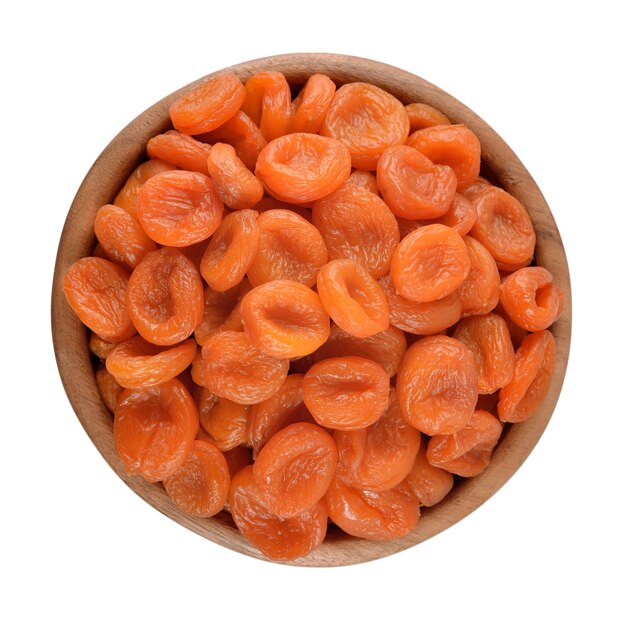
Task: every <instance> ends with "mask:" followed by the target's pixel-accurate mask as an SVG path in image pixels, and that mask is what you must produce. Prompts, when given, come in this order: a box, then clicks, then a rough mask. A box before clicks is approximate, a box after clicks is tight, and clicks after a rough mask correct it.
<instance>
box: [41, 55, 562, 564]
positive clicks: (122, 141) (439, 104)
mask: <svg viewBox="0 0 626 626" xmlns="http://www.w3.org/2000/svg"><path fill="white" fill-rule="evenodd" d="M262 70H269V71H278V72H283V73H284V74H285V76H286V77H287V79H288V81H289V82H290V84H302V83H303V82H304V80H305V79H306V77H308V76H309V75H311V74H313V73H315V72H321V73H325V74H328V75H329V76H330V77H331V78H333V80H335V81H336V82H337V83H338V84H340V83H345V82H352V81H363V82H371V83H373V84H376V85H378V86H380V87H382V88H383V89H386V90H388V91H390V92H391V93H393V94H394V95H396V97H398V98H399V99H401V100H402V101H403V102H404V103H405V104H408V102H411V101H418V102H420V101H421V102H426V103H427V104H430V105H432V106H435V107H436V108H438V109H440V110H442V111H443V112H444V113H446V114H447V115H448V116H449V117H450V119H451V120H452V121H453V122H454V123H464V124H465V125H466V126H468V127H469V128H470V129H471V130H472V131H473V132H474V133H476V135H477V136H478V138H479V139H480V141H481V146H482V157H483V168H484V169H483V170H481V173H484V174H485V175H487V176H489V177H491V178H492V179H494V181H495V182H497V183H498V184H499V185H500V186H502V187H503V188H504V189H505V190H506V191H508V192H509V193H511V194H513V195H514V196H516V197H517V198H518V199H519V200H520V201H521V202H522V204H524V205H525V206H526V208H527V209H528V212H529V214H530V216H531V218H532V220H533V223H534V226H535V230H536V232H537V249H536V258H537V259H538V261H539V263H540V264H542V265H544V266H545V267H547V269H549V270H550V271H551V272H552V274H553V275H554V277H555V281H556V283H557V284H558V285H560V286H561V287H562V288H563V290H564V292H565V306H564V312H563V315H562V317H561V318H560V319H559V320H558V322H556V323H555V324H554V325H553V327H552V328H551V330H552V332H553V334H554V336H555V339H556V344H557V360H556V366H555V371H554V376H553V380H552V385H551V389H550V392H549V394H548V396H547V398H546V399H545V401H544V402H543V404H542V406H541V408H540V409H539V410H538V411H537V413H536V414H535V415H534V416H533V417H532V418H531V419H530V420H528V421H527V422H524V423H521V424H512V425H510V426H508V427H507V429H506V431H505V433H504V434H503V437H502V439H501V441H500V443H499V445H498V446H497V448H496V450H495V451H494V455H493V459H492V463H491V464H490V465H489V467H488V468H487V469H486V470H485V471H484V472H483V473H481V474H480V475H479V476H477V477H475V478H472V479H466V480H464V481H461V482H460V483H459V484H457V485H456V486H455V488H454V489H453V491H452V492H451V493H450V494H449V496H448V497H447V498H446V499H445V500H444V501H443V502H441V503H440V504H438V505H436V506H435V507H432V508H430V509H422V518H421V520H420V521H419V523H418V525H417V527H416V529H415V530H414V531H413V532H411V533H410V534H409V535H407V536H406V537H402V538H400V539H396V540H393V541H387V542H371V541H365V540H362V539H357V538H353V537H349V536H347V535H344V534H343V533H338V532H331V533H330V534H329V537H328V538H327V540H326V541H325V542H324V544H322V546H320V547H319V548H318V549H316V550H314V551H313V552H312V553H311V554H309V555H308V556H306V557H303V558H300V559H296V560H294V561H288V562H286V564H288V565H303V566H337V565H350V564H356V563H363V562H366V561H370V560H373V559H377V558H381V557H384V556H388V555H391V554H394V553H396V552H399V551H401V550H404V549H406V548H409V547H412V546H414V545H416V544H419V543H421V542H422V541H425V540H426V539H428V538H430V537H432V536H434V535H436V534H438V533H439V532H441V531H443V530H445V529H446V528H449V527H450V526H452V525H453V524H455V523H456V522H458V521H460V520H461V519H463V518H464V517H465V516H467V515H468V514H469V513H471V512H472V511H473V510H475V509H476V508H478V506H480V505H481V504H482V503H483V502H485V501H486V500H487V499H488V498H490V497H491V496H492V495H493V494H494V493H495V492H496V491H497V490H498V489H499V488H500V487H501V486H502V485H503V484H504V483H505V482H506V481H507V480H508V479H509V478H510V477H511V476H512V475H513V474H514V473H515V471H517V469H518V468H519V467H520V466H521V464H522V463H523V462H524V461H525V460H526V458H527V457H528V455H529V454H530V452H531V451H532V449H533V448H534V446H535V445H536V443H537V441H538V440H539V438H540V437H541V435H542V433H543V431H544V429H545V427H546V426H547V424H548V421H549V420H550V417H551V415H552V413H553V410H554V407H555V405H556V401H557V399H558V395H559V393H560V390H561V387H562V385H563V379H564V376H565V371H566V366H567V359H568V355H569V346H570V336H571V286H570V278H569V270H568V266H567V258H566V256H565V251H564V249H563V244H562V241H561V238H560V235H559V231H558V228H557V226H556V223H555V221H554V218H553V216H552V213H551V212H550V209H549V207H548V205H547V203H546V201H545V198H544V197H543V195H542V194H541V191H540V190H539V188H538V187H537V185H536V183H535V181H534V180H533V179H532V177H531V175H530V174H529V172H528V171H527V170H526V168H525V167H524V166H523V164H522V163H521V161H520V160H519V159H518V158H517V156H516V155H515V154H514V152H513V151H512V150H511V149H510V148H509V147H508V145H507V144H506V143H505V142H504V141H503V140H502V139H501V138H500V136H499V135H498V134H497V133H496V132H495V131H494V130H493V129H492V128H490V127H489V126H488V125H487V124H486V123H485V122H484V121H483V120H482V119H481V118H480V117H478V116H477V115H476V114H475V113H474V112H473V111H471V110H470V109H468V108H467V107H466V106H464V105H463V104H461V103H460V102H459V101H458V100H456V99H455V98H453V97H452V96H450V95H449V94H447V93H446V92H444V91H443V90H441V89H439V88H438V87H436V86H435V85H432V84H431V83H429V82H427V81H425V80H424V79H422V78H420V77H418V76H415V75H413V74H411V73H409V72H406V71H404V70H401V69H399V68H397V67H394V66H391V65H387V64H384V63H381V62H378V61H373V60H370V59H364V58H360V57H354V56H347V55H340V54H327V53H294V54H282V55H277V56H271V57H266V58H261V59H255V60H252V61H246V62H244V63H240V64H237V65H234V66H232V67H229V68H225V69H222V70H219V71H217V72H213V73H211V74H208V75H207V76H205V77H203V78H201V79H199V80H196V81H194V82H192V83H190V84H189V85H186V86H185V87H182V88H181V89H179V90H177V91H176V92H174V93H172V94H170V95H169V96H167V97H165V98H163V99H162V100H160V101H159V102H157V103H156V104H154V105H153V106H151V107H150V108H149V109H147V110H146V111H144V112H143V113H142V114H140V115H139V116H138V117H137V118H135V119H134V120H133V121H132V122H131V123H130V124H128V125H127V126H126V127H125V128H124V129H123V130H122V131H121V132H120V133H119V134H118V135H117V136H116V137H114V138H113V140H112V141H111V142H110V143H109V145H108V146H107V147H106V148H105V149H104V150H103V152H102V153H101V155H100V156H99V157H98V158H97V160H96V161H95V163H94V164H93V166H92V167H91V169H90V170H89V172H88V173H87V175H86V177H85V179H84V180H83V182H82V184H81V186H80V188H79V189H78V192H77V193H76V197H75V198H74V201H73V202H72V205H71V207H70V210H69V212H68V215H67V219H66V221H65V225H64V228H63V232H62V234H61V238H60V242H59V248H58V253H57V259H56V264H55V271H54V279H53V285H52V336H53V343H54V351H55V356H56V360H57V365H58V368H59V373H60V376H61V379H62V382H63V386H64V388H65V391H66V393H67V396H68V398H69V400H70V403H71V405H72V407H73V409H74V411H75V413H76V415H77V417H78V419H79V420H80V422H81V424H82V425H83V428H84V429H85V431H86V432H87V434H88V436H89V437H90V439H91V440H92V442H93V443H94V445H95V446H96V448H97V449H98V451H99V452H100V453H101V454H102V456H103V457H104V459H105V460H106V461H107V463H108V464H109V465H110V466H111V467H112V468H113V470H114V471H115V472H116V473H117V475H118V476H119V477H120V478H121V479H122V480H123V481H124V482H125V483H126V484H127V485H128V486H129V487H130V488H131V489H133V491H135V492H136V493H137V494H138V495H139V496H140V497H142V498H143V499H144V500H145V501H146V502H148V503H149V504H151V505H152V506H153V507H154V508H156V509H157V510H159V511H160V512H161V513H163V514H164V515H167V516H168V517H170V518H171V519H173V520H174V521H176V522H178V523H179V524H182V525H183V526H185V527H186V528H189V529H190V530H192V531H194V532H196V533H198V534H199V535H201V536H203V537H205V538H207V539H210V540H212V541H214V542H215V543H218V544H220V545H223V546H225V547H227V548H230V549H233V550H236V551H237V552H240V553H243V554H247V555H249V556H253V557H256V558H259V559H262V560H268V559H267V558H266V557H264V556H263V555H262V554H261V553H260V552H259V551H258V550H257V549H256V548H254V547H253V546H251V545H250V544H248V542H247V541H246V540H245V539H244V538H243V536H241V535H240V533H239V532H238V531H237V529H236V528H235V526H234V524H233V522H232V520H231V519H230V516H228V515H227V514H219V515H218V516H216V517H215V518H211V519H208V520H202V519H197V518H193V517H190V516H188V515H185V514H184V513H182V512H181V511H179V510H178V509H176V507H175V506H174V505H173V504H172V502H171V501H170V500H169V498H168V497H167V495H166V494H165V491H164V490H163V488H162V486H161V485H154V484H149V483H147V482H146V481H144V480H143V479H142V478H140V477H138V476H128V475H126V472H125V471H124V468H123V466H122V464H121V462H120V460H119V458H118V457H117V454H116V452H115V448H114V445H113V436H112V420H111V416H110V413H109V412H108V410H107V409H106V407H105V406H104V404H103V402H102V400H101V398H100V395H99V393H98V389H97V386H96V383H95V375H94V367H93V364H92V361H91V357H90V355H89V350H88V344H87V341H88V334H87V330H86V329H85V327H84V326H82V324H81V323H80V322H79V321H78V319H77V317H76V316H75V315H74V313H73V312H72V310H71V309H70V307H69V305H68V304H67V302H66V301H65V298H64V295H63V291H62V289H61V281H62V277H63V274H64V272H65V270H66V269H67V267H69V265H71V264H72V263H73V262H75V261H76V260H78V259H79V258H81V257H82V256H86V255H88V254H89V253H90V251H91V249H92V247H93V243H94V235H93V216H94V215H95V211H96V210H97V209H98V208H99V206H101V205H102V204H106V203H107V202H110V201H111V200H112V199H113V196H114V194H115V192H116V191H117V190H118V189H119V188H120V187H121V185H122V183H123V181H124V180H125V179H126V178H127V177H128V175H129V174H130V172H131V171H132V170H133V169H134V167H136V165H137V164H138V163H139V162H140V161H141V160H142V158H144V157H145V143H146V141H147V139H148V138H149V137H150V136H152V135H154V134H156V133H159V132H163V131H164V130H165V129H167V128H170V127H171V125H170V122H169V118H168V115H167V111H168V108H169V105H170V103H171V102H172V101H173V100H174V99H176V98H177V97H178V96H179V95H181V94H182V93H183V92H185V91H186V90H188V89H189V88H191V87H193V86H195V85H198V84H200V83H202V82H204V81H206V80H208V79H209V78H211V77H212V76H215V75H218V74H222V73H225V72H234V73H236V74H237V75H238V76H239V77H240V78H241V79H242V80H244V81H245V79H247V78H248V77H249V76H250V75H252V74H253V73H255V72H257V71H262Z"/></svg>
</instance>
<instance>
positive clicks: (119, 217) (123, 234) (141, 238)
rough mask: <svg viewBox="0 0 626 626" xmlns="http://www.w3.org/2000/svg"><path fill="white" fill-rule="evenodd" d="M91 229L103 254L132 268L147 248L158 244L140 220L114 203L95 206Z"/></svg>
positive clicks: (151, 249)
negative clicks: (146, 231) (147, 233)
mask: <svg viewBox="0 0 626 626" xmlns="http://www.w3.org/2000/svg"><path fill="white" fill-rule="evenodd" d="M93 229H94V232H95V233H96V237H97V238H98V241H99V242H100V245H101V246H102V248H103V249H104V251H105V253H106V255H107V256H108V257H109V258H110V259H111V260H112V261H115V262H116V263H119V264H120V265H123V266H124V267H127V268H128V269H131V270H132V269H134V268H135V267H137V265H138V264H139V261H141V259H143V257H144V256H145V255H146V254H147V253H148V252H153V251H154V250H156V248H157V247H156V244H155V243H154V241H152V239H150V237H148V235H146V233H145V232H144V231H143V229H142V228H141V225H140V224H139V222H138V221H137V220H136V219H135V218H134V217H133V216H132V215H131V214H130V213H129V212H128V211H126V210H125V209H122V208H120V207H117V206H115V205H113V204H105V205H104V206H103V207H100V208H99V209H98V212H97V213H96V217H95V219H94V222H93Z"/></svg>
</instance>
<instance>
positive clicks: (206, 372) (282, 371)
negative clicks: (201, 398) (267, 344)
mask: <svg viewBox="0 0 626 626" xmlns="http://www.w3.org/2000/svg"><path fill="white" fill-rule="evenodd" d="M200 368H201V370H202V377H203V380H204V383H205V384H204V386H205V387H208V388H209V389H210V390H211V391H212V392H213V393H214V394H215V395H218V396H221V397H223V398H228V399H229V400H232V401H233V402H237V403H239V404H258V403H259V402H263V400H267V399H268V398H271V397H272V396H273V395H274V394H275V393H276V392H277V391H278V390H279V389H280V387H281V385H282V384H283V383H284V382H285V379H286V378H287V372H288V371H289V361H288V360H287V359H276V358H274V357H272V356H269V355H268V354H265V353H264V352H261V351H260V350H258V349H257V348H256V347H255V346H254V344H253V343H252V341H251V340H250V338H249V337H248V335H246V334H245V333H242V332H237V331H231V330H224V331H220V332H218V333H215V334H214V335H213V336H212V337H211V338H210V339H209V340H208V341H207V342H206V343H205V344H204V346H203V347H202V361H201V363H200Z"/></svg>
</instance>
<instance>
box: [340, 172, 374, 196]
mask: <svg viewBox="0 0 626 626" xmlns="http://www.w3.org/2000/svg"><path fill="white" fill-rule="evenodd" d="M346 183H347V184H348V185H356V186H357V187H365V189H367V190H368V191H369V192H371V193H373V194H375V195H379V189H378V183H377V182H376V175H375V174H374V173H373V172H369V171H367V170H352V174H350V176H348V178H347V180H346Z"/></svg>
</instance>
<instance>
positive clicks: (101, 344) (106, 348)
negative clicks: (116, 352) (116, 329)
mask: <svg viewBox="0 0 626 626" xmlns="http://www.w3.org/2000/svg"><path fill="white" fill-rule="evenodd" d="M116 345H117V344H116V342H114V341H107V340H106V339H102V337H99V336H98V335H96V333H91V335H90V336H89V349H90V350H91V351H92V352H93V353H94V354H95V355H96V356H97V357H98V358H99V359H102V360H104V359H106V358H107V357H108V356H109V354H110V352H111V350H113V348H115V346H116Z"/></svg>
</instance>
